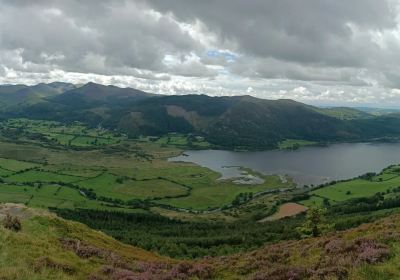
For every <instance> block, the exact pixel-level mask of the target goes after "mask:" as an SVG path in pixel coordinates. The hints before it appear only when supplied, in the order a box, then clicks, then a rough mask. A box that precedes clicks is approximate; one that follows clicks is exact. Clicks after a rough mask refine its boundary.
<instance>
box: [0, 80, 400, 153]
mask: <svg viewBox="0 0 400 280" xmlns="http://www.w3.org/2000/svg"><path fill="white" fill-rule="evenodd" d="M0 112H1V117H3V118H9V117H29V118H36V119H51V120H59V121H63V122H70V121H80V122H83V123H86V124H87V125H89V126H99V125H101V126H102V127H106V128H109V129H112V130H117V131H120V132H123V133H126V134H127V135H129V136H130V137H137V136H139V135H151V136H158V135H163V134H166V133H172V132H177V133H192V134H196V135H201V136H204V137H205V138H206V140H207V141H209V142H210V143H212V144H214V145H215V146H217V147H222V148H243V149H268V148H275V147H277V145H278V143H279V142H280V141H283V140H285V139H298V140H309V141H316V142H336V141H363V140H372V139H374V140H376V139H378V138H379V139H381V140H382V139H391V138H394V137H398V136H400V114H398V113H396V112H392V111H389V113H387V114H380V115H378V116H377V115H376V114H372V113H369V112H366V110H358V109H355V108H347V107H337V108H319V107H315V106H310V105H307V104H303V103H300V102H296V101H293V100H289V99H280V100H266V99H259V98H255V97H251V96H248V95H244V96H234V97H228V96H223V97H211V96H207V95H171V96H166V95H157V94H151V93H147V92H143V91H140V90H137V89H132V88H120V87H116V86H104V85H100V84H96V83H87V84H85V85H80V86H78V85H73V84H68V83H60V82H55V83H50V84H43V83H42V84H38V85H34V86H26V85H3V86H0Z"/></svg>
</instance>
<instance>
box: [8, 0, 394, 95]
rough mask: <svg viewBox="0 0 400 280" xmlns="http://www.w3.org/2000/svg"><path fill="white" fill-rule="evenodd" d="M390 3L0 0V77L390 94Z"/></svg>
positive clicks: (256, 91)
mask: <svg viewBox="0 0 400 280" xmlns="http://www.w3.org/2000/svg"><path fill="white" fill-rule="evenodd" d="M398 4H399V3H398V1H397V0H379V1H378V0H351V1H345V0H338V1H332V0H296V1H294V0H249V1H243V0H173V1H171V0H109V1H106V0H85V1H78V0H68V1H62V0H37V1H31V0H0V82H15V83H17V82H25V81H26V82H30V83H33V82H35V81H36V80H37V81H38V82H39V81H50V80H55V79H60V78H61V79H65V80H68V81H72V82H74V81H76V82H79V83H82V82H84V81H87V80H95V81H97V82H103V83H115V84H118V85H129V86H135V87H140V88H141V89H144V90H149V91H154V92H160V93H209V94H214V95H220V94H232V95H234V94H241V93H244V92H248V93H250V94H253V95H257V96H262V97H268V96H271V97H285V96H288V97H293V98H296V99H300V100H301V99H302V98H305V100H311V99H317V100H322V99H321V98H326V99H327V100H333V99H335V98H340V99H346V98H348V100H350V101H351V102H353V101H354V102H358V101H359V100H361V99H362V98H364V99H362V100H367V99H368V98H369V99H371V100H372V99H373V96H376V95H377V94H380V93H382V92H383V93H385V94H383V93H382V96H385V98H392V99H393V98H395V99H396V98H397V96H399V98H400V91H399V90H392V89H394V88H400V75H399V74H398V73H400V66H399V65H400V30H399V10H398V6H399V5H398ZM77 72H78V73H79V74H77ZM35 79H36V80H35ZM346 96H347V97H346ZM371 96H372V97H371ZM396 100H397V99H396Z"/></svg>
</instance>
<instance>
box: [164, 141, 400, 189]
mask: <svg viewBox="0 0 400 280" xmlns="http://www.w3.org/2000/svg"><path fill="white" fill-rule="evenodd" d="M170 161H184V162H193V163H196V164H198V165H201V166H204V167H208V168H210V169H212V170H214V171H217V172H219V173H221V175H222V178H234V177H240V173H241V171H240V170H239V168H238V167H239V166H242V167H247V168H251V169H253V170H255V171H258V172H261V173H263V174H266V175H268V174H280V175H289V176H290V177H292V178H293V179H294V180H295V181H296V182H297V183H298V184H299V185H304V184H307V185H310V184H314V185H316V184H320V183H323V182H326V181H331V180H338V179H349V178H353V177H356V176H358V175H361V174H364V173H366V172H370V171H374V172H379V171H381V170H382V169H383V168H385V167H386V166H388V165H391V164H397V163H400V143H379V144H375V143H374V144H371V143H351V144H335V145H330V146H327V147H304V148H301V149H299V150H295V151H261V152H232V151H222V150H202V151H186V152H185V153H184V155H181V156H178V157H174V158H171V159H170Z"/></svg>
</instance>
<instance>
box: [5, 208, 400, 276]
mask: <svg viewBox="0 0 400 280" xmlns="http://www.w3.org/2000/svg"><path fill="white" fill-rule="evenodd" d="M5 213H10V214H12V215H13V216H18V217H19V218H20V219H21V220H22V230H21V231H19V232H14V231H11V230H8V229H5V228H3V227H0V241H1V242H0V267H1V269H0V279H143V280H145V279H165V280H166V279H171V280H172V279H272V280H274V279H275V280H277V279H281V280H284V279H398V278H399V276H400V268H399V267H398V265H396V264H397V263H398V262H399V260H400V252H399V245H400V238H399V237H400V234H399V230H400V216H398V215H393V216H391V217H389V218H385V219H383V220H380V221H377V222H375V223H373V224H365V225H362V226H360V227H358V228H355V229H352V230H348V231H344V232H339V233H334V234H333V233H332V234H329V235H326V236H323V237H318V238H307V239H304V240H300V241H290V242H285V243H279V244H275V245H269V246H266V247H264V248H262V249H259V250H256V251H253V252H250V253H243V254H237V255H233V256H227V257H218V258H206V259H201V260H196V261H192V262H189V261H176V260H171V259H167V258H164V257H160V256H157V255H155V254H152V253H150V252H146V251H144V250H142V249H138V248H135V247H132V246H128V245H124V244H122V243H120V242H118V241H115V240H114V239H112V238H110V237H108V236H106V235H105V234H103V233H100V232H97V231H94V230H91V229H89V228H88V227H86V226H84V225H82V224H79V223H75V222H70V221H66V220H63V219H61V218H58V217H56V216H54V215H52V214H49V213H48V212H45V211H42V210H34V209H29V208H26V207H24V206H21V205H16V204H3V205H0V215H1V218H3V216H4V214H5Z"/></svg>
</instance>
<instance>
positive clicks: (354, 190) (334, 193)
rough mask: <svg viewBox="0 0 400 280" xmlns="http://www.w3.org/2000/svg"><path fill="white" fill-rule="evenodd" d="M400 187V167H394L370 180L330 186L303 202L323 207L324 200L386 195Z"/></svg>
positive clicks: (331, 200) (332, 201)
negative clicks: (377, 194)
mask: <svg viewBox="0 0 400 280" xmlns="http://www.w3.org/2000/svg"><path fill="white" fill-rule="evenodd" d="M399 186H400V170H399V166H392V167H390V168H387V169H385V170H383V171H382V173H381V174H377V175H375V176H372V177H371V178H368V179H362V178H357V179H353V180H350V181H346V182H339V183H336V184H333V185H330V186H326V187H322V188H319V189H317V190H314V191H311V192H310V195H311V198H310V199H308V200H306V201H302V204H304V205H306V206H310V205H312V204H317V205H321V204H322V203H323V200H324V199H325V200H328V201H329V203H336V202H341V201H345V200H348V199H352V198H360V197H369V196H373V195H375V194H376V193H378V192H380V193H386V192H388V191H390V190H391V189H393V188H396V187H399Z"/></svg>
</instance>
